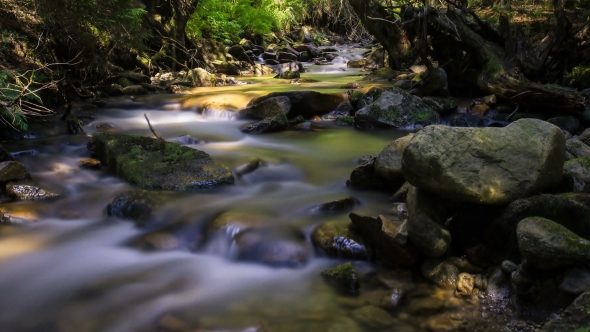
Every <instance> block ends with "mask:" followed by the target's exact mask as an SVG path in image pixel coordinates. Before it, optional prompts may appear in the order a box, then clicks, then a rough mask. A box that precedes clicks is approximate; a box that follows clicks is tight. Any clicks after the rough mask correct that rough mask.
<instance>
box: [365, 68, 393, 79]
mask: <svg viewBox="0 0 590 332" xmlns="http://www.w3.org/2000/svg"><path fill="white" fill-rule="evenodd" d="M397 75H399V72H397V71H395V70H393V69H391V68H390V67H383V68H379V69H377V70H374V71H372V72H371V73H370V74H369V75H367V76H365V77H364V78H363V81H371V82H382V81H391V80H393V79H394V78H396V77H397Z"/></svg>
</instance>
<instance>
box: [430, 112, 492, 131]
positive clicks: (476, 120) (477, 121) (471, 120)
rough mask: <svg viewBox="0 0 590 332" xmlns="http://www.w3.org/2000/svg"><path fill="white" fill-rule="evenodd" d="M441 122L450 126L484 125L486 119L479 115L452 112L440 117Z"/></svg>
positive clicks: (479, 126) (478, 126) (470, 126)
mask: <svg viewBox="0 0 590 332" xmlns="http://www.w3.org/2000/svg"><path fill="white" fill-rule="evenodd" d="M441 124H443V125H446V126H451V127H469V128H481V127H486V119H485V118H484V117H482V116H479V115H473V114H464V113H454V114H449V115H447V116H445V117H443V118H442V119H441Z"/></svg>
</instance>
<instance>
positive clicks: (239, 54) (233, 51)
mask: <svg viewBox="0 0 590 332" xmlns="http://www.w3.org/2000/svg"><path fill="white" fill-rule="evenodd" d="M227 53H229V54H230V55H231V56H232V57H234V58H235V59H236V60H238V61H246V62H248V63H250V64H253V62H252V60H251V59H250V57H249V56H248V54H247V53H246V50H245V49H244V48H243V47H242V45H234V46H232V47H230V48H229V49H228V50H227Z"/></svg>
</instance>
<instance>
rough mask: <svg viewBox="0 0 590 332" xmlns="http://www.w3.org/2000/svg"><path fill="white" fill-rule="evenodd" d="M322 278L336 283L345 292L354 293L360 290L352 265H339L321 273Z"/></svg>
mask: <svg viewBox="0 0 590 332" xmlns="http://www.w3.org/2000/svg"><path fill="white" fill-rule="evenodd" d="M322 277H324V278H326V279H328V280H331V281H334V282H336V283H337V284H338V286H339V287H341V288H342V289H344V290H346V291H356V290H358V289H359V288H360V284H359V280H358V276H357V273H356V270H355V268H354V266H353V265H352V263H344V264H340V265H338V266H336V267H333V268H329V269H327V270H325V271H322Z"/></svg>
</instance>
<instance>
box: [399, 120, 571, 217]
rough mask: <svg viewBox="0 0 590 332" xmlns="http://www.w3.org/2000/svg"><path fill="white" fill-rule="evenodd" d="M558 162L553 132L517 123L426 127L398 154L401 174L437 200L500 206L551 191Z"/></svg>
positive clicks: (561, 156)
mask: <svg viewBox="0 0 590 332" xmlns="http://www.w3.org/2000/svg"><path fill="white" fill-rule="evenodd" d="M564 160H565V137H564V135H563V132H562V131H561V130H560V129H559V128H558V127H556V126H554V125H552V124H550V123H548V122H545V121H542V120H537V119H522V120H518V121H516V122H514V123H512V124H510V125H509V126H507V127H505V128H452V127H447V126H429V127H426V128H425V129H424V130H422V131H420V132H419V133H418V134H416V135H415V136H414V137H413V138H412V140H411V141H410V144H409V145H408V147H406V149H405V150H404V155H403V160H402V171H403V174H404V177H405V178H406V180H407V181H408V182H409V183H411V184H412V185H414V186H416V187H418V188H422V189H425V190H427V191H430V192H432V193H435V194H437V195H438V196H440V197H445V198H446V199H449V200H455V201H461V202H471V203H479V204H498V205H502V204H508V203H510V202H512V201H513V200H515V199H518V198H522V197H527V196H531V195H533V194H535V193H538V192H539V191H541V190H543V189H547V188H550V187H554V186H557V185H558V184H559V183H560V181H561V175H562V173H563V163H564Z"/></svg>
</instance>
